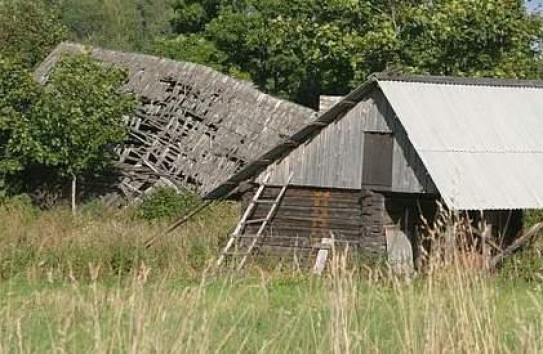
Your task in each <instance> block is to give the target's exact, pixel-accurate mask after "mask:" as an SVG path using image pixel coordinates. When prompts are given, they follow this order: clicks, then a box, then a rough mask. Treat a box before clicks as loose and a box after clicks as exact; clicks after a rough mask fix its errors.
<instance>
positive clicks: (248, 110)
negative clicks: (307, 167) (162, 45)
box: [35, 43, 315, 199]
mask: <svg viewBox="0 0 543 354" xmlns="http://www.w3.org/2000/svg"><path fill="white" fill-rule="evenodd" d="M82 52H88V53H89V54H90V55H91V56H92V57H93V58H95V59H98V60H101V61H103V62H104V63H107V64H108V65H119V66H122V67H124V68H126V69H128V81H127V82H126V85H125V89H126V90H127V91H129V92H131V93H133V94H135V95H136V96H137V97H138V98H139V100H140V105H139V108H138V111H137V112H136V113H135V114H134V116H131V117H125V120H124V121H125V122H126V124H127V126H128V128H129V130H130V137H129V140H128V141H127V143H126V144H125V145H123V146H118V147H117V148H116V149H115V151H116V153H117V154H118V156H119V159H118V164H117V165H118V167H119V168H120V171H121V174H122V178H121V181H119V184H120V185H122V187H121V186H119V192H120V193H121V194H122V195H123V197H125V198H127V199H133V198H139V197H141V196H142V195H143V193H144V192H145V191H147V190H149V191H150V190H152V189H153V188H154V187H155V186H156V185H157V184H159V180H160V177H162V178H163V180H162V182H160V183H164V180H168V181H169V182H170V183H169V185H171V186H174V187H176V188H178V189H181V190H184V189H190V190H193V191H195V192H197V193H199V194H201V195H205V194H206V193H207V192H209V191H211V190H212V189H214V188H215V187H217V186H218V185H220V184H221V183H222V182H224V181H225V180H227V179H228V178H229V177H230V176H232V175H233V174H234V173H236V172H237V171H239V170H240V169H241V168H242V167H243V166H245V165H246V164H247V163H248V162H251V161H254V160H256V159H257V158H258V157H259V156H261V155H262V154H264V153H265V152H267V151H268V150H270V149H271V148H273V147H274V146H276V145H277V144H279V143H280V142H281V141H283V140H284V137H285V136H289V135H291V134H292V133H294V132H296V131H298V130H299V129H301V128H302V127H303V126H304V125H305V124H307V123H309V122H311V121H313V120H314V115H315V112H314V111H312V110H310V109H308V108H305V107H302V106H299V105H296V104H293V103H291V102H288V101H284V100H279V99H277V98H274V97H271V96H269V95H267V94H264V93H262V92H260V91H258V90H257V89H255V87H254V86H252V85H251V84H250V83H247V82H243V81H239V80H235V79H233V78H231V77H228V76H226V75H223V74H221V73H219V72H216V71H214V70H212V69H210V68H207V67H204V66H201V65H197V64H192V63H185V62H176V61H173V60H168V59H163V58H158V57H153V56H149V55H142V54H133V53H120V52H114V51H110V50H104V49H100V48H92V47H84V46H82V45H78V44H72V43H63V44H61V45H59V46H58V47H57V49H55V51H53V53H51V55H50V56H49V57H48V58H47V59H46V60H45V61H44V62H43V63H42V65H40V66H39V68H38V69H37V70H36V72H35V76H36V77H37V78H38V80H39V81H40V82H46V81H47V77H48V75H49V73H50V72H51V70H52V68H53V67H54V66H55V64H56V62H57V61H58V60H59V58H60V57H61V55H65V54H80V53H82ZM262 163H263V164H264V163H267V162H266V161H262ZM287 175H288V174H287Z"/></svg>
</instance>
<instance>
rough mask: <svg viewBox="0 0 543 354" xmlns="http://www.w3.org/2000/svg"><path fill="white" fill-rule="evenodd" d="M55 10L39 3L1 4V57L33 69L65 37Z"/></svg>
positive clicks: (35, 0)
mask: <svg viewBox="0 0 543 354" xmlns="http://www.w3.org/2000/svg"><path fill="white" fill-rule="evenodd" d="M66 35H67V31H66V28H65V27H64V26H63V25H62V24H61V22H60V21H59V19H58V15H57V12H56V11H55V8H54V7H52V6H51V5H49V4H46V3H44V2H42V1H39V0H32V1H26V0H7V1H0V54H1V55H4V56H8V57H11V58H13V59H15V60H17V61H18V62H20V63H22V64H23V65H24V66H25V67H27V68H32V67H34V66H35V65H36V64H38V63H39V62H40V61H41V60H42V59H44V58H45V57H46V56H47V55H48V54H49V52H50V51H51V50H52V49H53V48H54V47H55V46H56V45H57V44H58V43H59V42H61V41H62V40H63V39H65V38H66Z"/></svg>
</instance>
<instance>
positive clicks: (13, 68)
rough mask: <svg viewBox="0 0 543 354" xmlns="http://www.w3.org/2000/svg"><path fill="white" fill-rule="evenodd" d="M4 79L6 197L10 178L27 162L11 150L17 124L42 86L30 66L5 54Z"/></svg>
mask: <svg viewBox="0 0 543 354" xmlns="http://www.w3.org/2000/svg"><path fill="white" fill-rule="evenodd" d="M0 83H1V84H0V197H4V196H5V195H6V193H7V192H8V191H10V190H12V189H13V186H12V185H10V184H9V183H8V178H9V177H10V176H11V175H12V174H13V173H15V172H17V171H20V170H21V169H22V168H23V166H24V161H23V160H21V159H19V158H18V156H17V155H15V154H13V151H12V150H11V147H12V145H13V140H12V139H13V130H14V125H16V124H19V123H20V122H21V121H25V120H26V119H27V116H28V114H29V111H30V110H31V109H32V106H33V104H34V103H35V101H36V100H37V99H38V97H39V96H40V94H41V93H42V90H41V87H40V86H39V85H38V84H37V83H36V82H35V81H34V78H33V77H32V74H31V73H30V72H29V71H28V70H26V69H25V68H24V67H23V66H22V65H20V64H16V63H15V62H14V61H13V60H10V59H8V58H5V57H2V56H1V55H0Z"/></svg>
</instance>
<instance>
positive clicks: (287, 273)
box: [0, 202, 543, 353]
mask: <svg viewBox="0 0 543 354" xmlns="http://www.w3.org/2000/svg"><path fill="white" fill-rule="evenodd" d="M238 211H239V207H238V205H237V204H235V203H223V204H219V205H214V206H212V207H211V208H210V209H209V210H207V211H205V212H204V213H203V214H201V215H199V216H198V217H196V218H194V219H193V220H191V221H190V222H189V223H188V224H186V225H184V226H183V227H181V228H179V229H177V230H176V231H175V232H173V233H172V234H170V235H168V236H167V237H161V238H159V239H158V241H157V242H156V243H155V244H154V247H152V248H150V249H146V248H145V247H144V244H145V241H146V240H147V239H148V238H149V237H151V236H153V235H158V234H160V231H162V230H164V228H165V227H166V226H167V224H168V221H167V220H163V221H147V220H142V219H141V218H138V217H135V216H134V212H133V211H130V210H123V211H114V210H107V209H104V208H102V207H100V206H96V205H88V206H86V207H85V208H83V210H81V211H80V212H79V214H78V215H77V216H76V217H72V215H71V212H70V210H69V209H68V208H63V207H58V208H55V209H53V210H50V211H40V210H37V209H35V208H31V207H29V206H28V205H26V204H25V203H17V202H12V203H8V204H5V205H4V206H1V207H0V279H1V280H0V302H1V305H0V353H4V352H6V353H75V352H78V353H79V352H96V353H125V352H130V353H209V352H221V353H222V352H224V353H272V352H273V353H276V352H279V353H306V352H315V353H351V352H352V353H512V352H522V353H537V352H543V337H542V336H541V333H543V288H542V286H541V283H540V282H539V283H538V282H537V281H532V282H528V281H526V280H523V278H522V277H520V276H516V275H514V274H513V273H511V272H509V273H507V274H502V273H499V274H491V275H489V274H485V273H482V272H478V271H474V270H469V269H466V268H464V267H462V266H461V265H459V264H456V265H449V266H444V267H441V268H440V269H439V271H438V272H435V273H433V274H432V275H431V276H429V275H425V276H422V275H421V276H419V277H417V278H416V279H415V280H413V281H409V282H407V281H405V280H402V279H394V278H391V277H389V276H387V274H386V271H382V269H374V268H371V267H367V266H364V265H363V264H359V263H357V264H351V263H349V262H348V260H349V259H350V258H349V257H345V256H343V255H337V256H336V257H334V258H333V260H332V261H331V262H330V264H329V267H328V269H327V271H326V272H325V274H324V275H323V276H320V277H317V276H312V275H311V274H310V273H309V272H307V271H304V270H298V269H293V267H292V266H290V265H289V264H288V262H287V261H286V260H285V261H284V263H277V264H275V265H274V266H270V265H269V264H267V265H266V266H264V265H262V264H260V263H258V262H252V263H251V264H250V266H249V267H248V268H247V269H246V270H245V271H243V272H241V273H229V272H224V271H222V272H217V271H216V270H214V269H213V268H212V267H211V264H212V262H213V260H214V259H216V256H217V254H218V252H219V249H220V245H221V244H222V243H223V242H224V241H225V239H226V237H227V235H228V232H229V230H231V229H232V227H233V226H235V222H236V219H237V217H238Z"/></svg>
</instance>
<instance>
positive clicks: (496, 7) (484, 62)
mask: <svg viewBox="0 0 543 354" xmlns="http://www.w3.org/2000/svg"><path fill="white" fill-rule="evenodd" d="M542 28H543V27H542V21H541V18H540V17H539V16H535V15H530V14H528V13H527V10H526V9H525V7H524V4H523V2H522V1H499V0H478V1H471V0H441V1H436V2H433V3H428V2H422V3H417V2H415V3H412V2H408V1H400V2H398V3H394V4H392V5H391V6H390V7H386V8H383V9H382V13H381V14H380V15H379V16H377V17H376V18H375V19H374V21H373V22H372V27H371V31H369V32H368V33H367V34H366V35H365V36H364V37H363V39H362V41H361V43H360V44H361V49H364V51H362V52H361V54H362V55H361V57H360V59H361V60H360V61H359V62H358V63H357V65H359V66H361V67H367V69H369V70H366V73H367V72H368V71H377V70H383V69H384V68H385V67H387V66H389V67H391V68H392V69H395V70H399V71H403V72H405V71H407V72H416V73H423V74H432V75H454V76H492V77H508V78H536V77H539V75H540V74H539V72H538V67H539V61H538V53H539V50H540V48H539V46H537V43H538V41H539V39H540V38H541V34H542V32H541V31H542Z"/></svg>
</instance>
